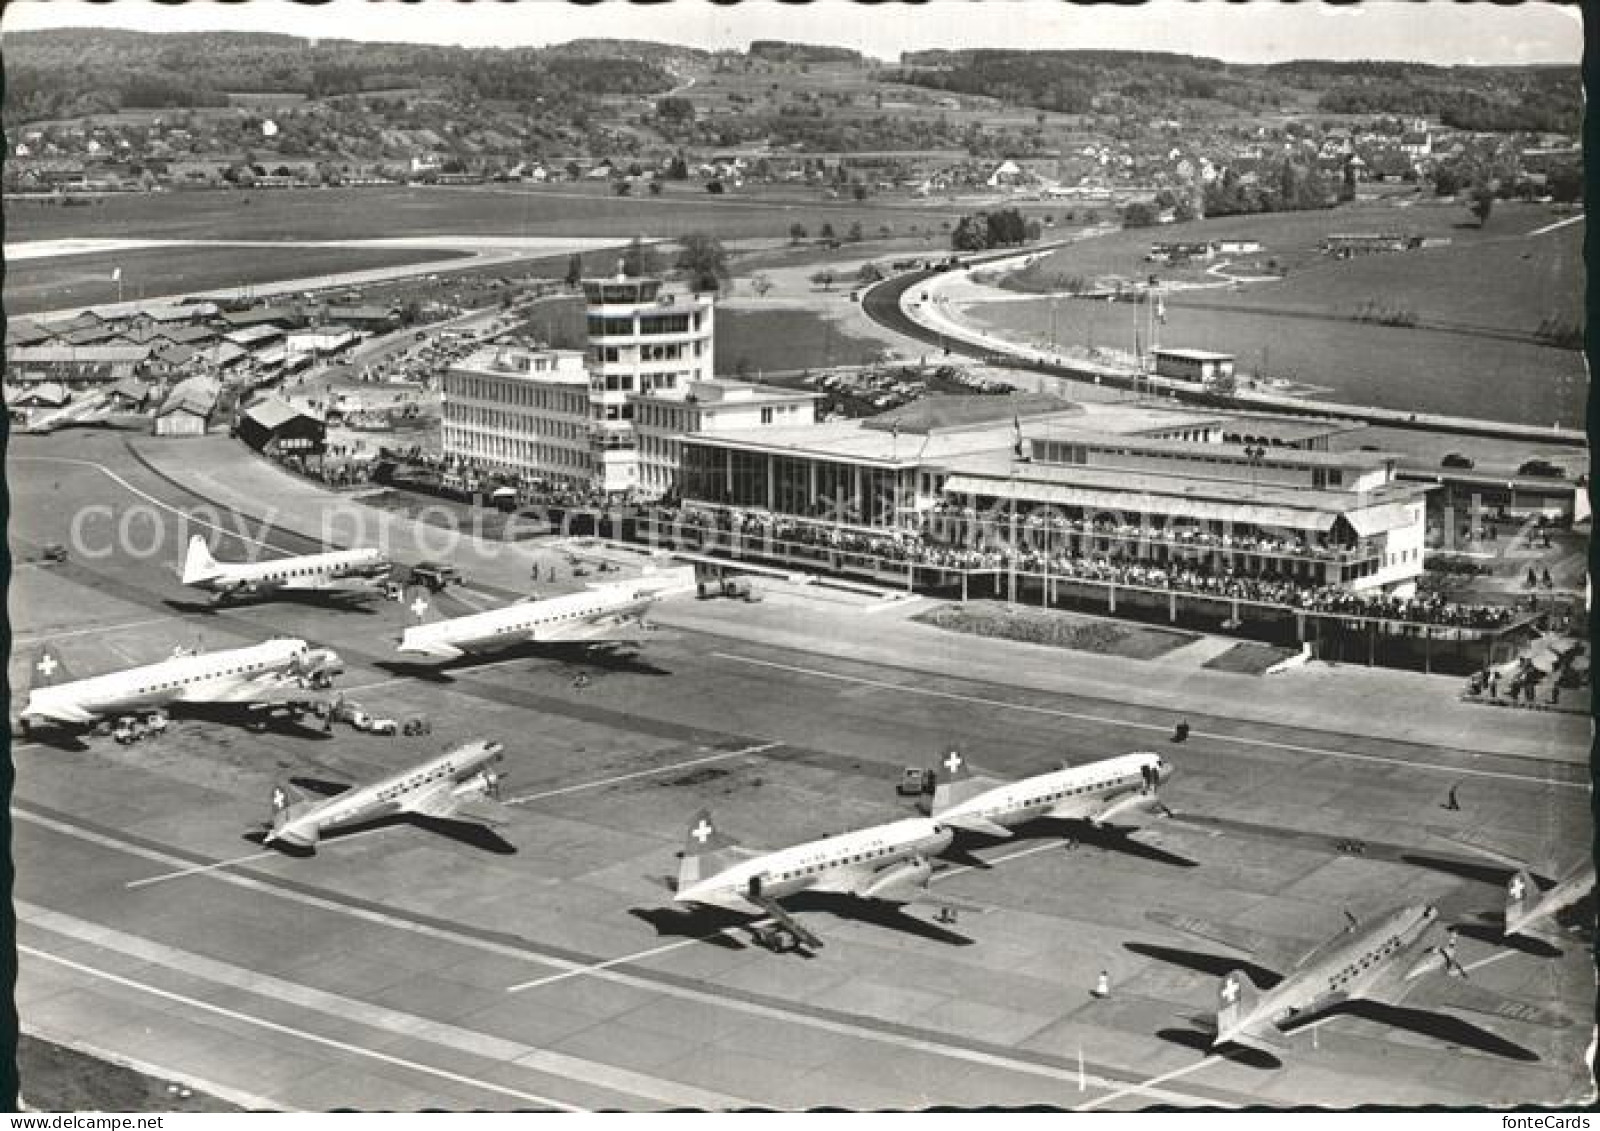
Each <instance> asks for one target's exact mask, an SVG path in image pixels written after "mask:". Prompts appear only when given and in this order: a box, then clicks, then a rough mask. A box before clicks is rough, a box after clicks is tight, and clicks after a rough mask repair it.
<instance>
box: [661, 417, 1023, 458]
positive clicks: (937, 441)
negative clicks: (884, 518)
mask: <svg viewBox="0 0 1600 1131" xmlns="http://www.w3.org/2000/svg"><path fill="white" fill-rule="evenodd" d="M863 424H864V421H861V420H830V421H827V422H826V423H822V424H797V425H793V426H789V427H782V426H779V427H757V428H737V429H732V430H730V431H727V432H696V433H693V434H691V435H688V436H685V437H683V439H684V440H685V441H687V442H690V443H693V444H699V445H706V446H711V447H718V448H737V449H740V450H743V451H761V452H772V453H774V454H776V455H789V454H792V455H798V456H810V457H812V458H815V459H822V460H829V459H831V460H843V461H846V462H852V463H878V464H883V465H884V466H886V467H916V466H918V465H919V464H924V463H930V462H939V461H941V460H944V459H948V458H950V457H951V456H955V455H961V454H964V453H969V452H982V451H990V450H993V449H995V448H996V447H998V448H999V449H1000V450H1002V451H1004V452H1009V451H1010V450H1011V438H1010V429H1009V428H1007V429H1005V430H999V429H993V428H986V429H983V430H980V431H968V432H934V433H929V434H927V435H918V434H916V433H911V432H907V433H904V434H903V435H896V434H895V432H894V431H893V429H875V428H865V427H863Z"/></svg>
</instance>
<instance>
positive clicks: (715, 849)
mask: <svg viewBox="0 0 1600 1131" xmlns="http://www.w3.org/2000/svg"><path fill="white" fill-rule="evenodd" d="M739 860H740V856H739V855H738V853H736V852H735V851H734V841H733V838H731V837H729V836H727V835H726V834H724V833H723V831H722V830H721V829H720V828H718V827H717V825H716V824H715V823H714V822H713V821H712V819H711V810H709V809H702V810H700V812H698V813H696V814H695V816H694V820H693V821H691V822H690V823H689V831H688V832H687V833H686V834H685V836H684V841H683V860H682V862H681V863H680V864H679V865H678V890H679V891H683V890H684V889H685V888H687V887H689V886H691V885H693V884H697V883H699V882H700V881H701V880H703V879H705V878H706V877H707V876H714V875H716V874H717V873H718V872H721V871H725V870H726V869H728V868H731V867H732V866H733V865H734V864H736V863H738V861H739Z"/></svg>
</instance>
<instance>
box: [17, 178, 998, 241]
mask: <svg viewBox="0 0 1600 1131" xmlns="http://www.w3.org/2000/svg"><path fill="white" fill-rule="evenodd" d="M101 200H102V203H97V204H96V205H95V206H94V207H92V208H59V207H44V206H41V205H39V204H36V203H32V202H18V201H7V202H6V207H5V221H6V240H7V242H10V243H14V242H21V241H25V240H41V239H64V238H69V237H98V238H115V237H129V238H138V237H143V238H149V239H156V238H162V237H168V238H192V239H225V238H228V239H365V238H378V237H382V236H421V235H469V234H470V235H506V236H596V237H600V236H621V237H624V238H626V237H630V236H635V235H648V236H659V237H672V236H680V235H683V234H684V233H685V232H692V231H711V232H714V233H716V234H717V235H718V236H719V237H720V238H721V239H723V240H724V241H727V240H735V239H748V238H766V239H783V238H787V236H788V234H789V227H790V225H792V224H794V223H797V222H798V223H801V224H803V225H805V226H806V227H807V228H808V229H809V230H810V231H811V232H813V233H815V232H817V231H818V230H820V229H821V227H822V225H823V224H824V223H831V224H832V225H833V226H834V228H835V229H836V230H838V231H839V232H840V233H841V234H843V232H844V231H845V229H847V228H848V227H849V226H850V224H851V223H852V222H854V221H857V220H859V221H860V222H861V224H862V227H863V228H866V229H867V230H869V231H874V230H876V228H877V226H878V225H879V224H881V223H884V222H888V223H891V224H893V225H894V227H895V229H896V230H897V231H900V230H902V229H903V228H904V227H905V226H908V225H910V224H913V223H916V224H919V225H921V226H923V227H926V226H927V225H929V224H932V225H934V226H935V227H938V226H939V224H940V223H941V222H942V221H946V220H948V221H951V222H952V223H953V222H954V221H955V220H957V219H959V218H960V216H961V215H962V214H963V213H964V212H966V211H970V208H968V207H967V206H964V205H954V204H952V205H941V204H926V205H923V204H913V203H910V202H908V200H907V198H906V197H903V196H901V197H894V198H888V197H872V198H869V199H868V200H867V201H865V202H861V203H858V202H856V201H853V200H838V201H827V200H822V199H820V194H819V193H818V192H816V191H815V190H799V189H793V190H789V189H761V190H759V191H757V190H744V189H740V190H736V191H734V192H731V193H729V194H727V195H725V196H720V197H719V196H712V195H711V194H709V193H707V192H706V191H705V187H704V186H703V185H701V184H699V183H697V182H694V181H688V182H681V183H679V182H673V183H670V184H669V185H668V187H667V189H666V191H665V192H664V193H663V194H662V195H661V196H659V197H652V196H648V195H645V196H639V197H632V196H629V197H618V196H615V195H613V194H612V192H611V190H610V188H609V187H608V186H606V185H578V184H568V185H558V186H552V187H549V188H545V187H541V186H531V185H469V186H461V187H456V186H450V187H427V186H394V187H383V188H359V189H295V190H272V191H261V190H255V191H234V190H222V189H216V190H205V191H196V192H171V193H123V194H113V195H108V196H106V197H103V198H101ZM246 200H248V201H250V203H249V204H248V205H246V204H245V203H244V202H245V201H246Z"/></svg>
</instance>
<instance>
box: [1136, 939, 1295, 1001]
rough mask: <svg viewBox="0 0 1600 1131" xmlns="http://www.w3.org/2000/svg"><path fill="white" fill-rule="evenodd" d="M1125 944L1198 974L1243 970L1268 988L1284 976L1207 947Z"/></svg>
mask: <svg viewBox="0 0 1600 1131" xmlns="http://www.w3.org/2000/svg"><path fill="white" fill-rule="evenodd" d="M1122 948H1123V949H1124V950H1127V951H1131V952H1132V953H1134V954H1138V955H1142V956H1143V957H1145V958H1154V959H1155V960H1156V961H1157V962H1165V963H1167V964H1168V965H1170V966H1181V967H1183V968H1184V969H1185V970H1193V971H1194V972H1195V973H1197V974H1209V975H1210V976H1211V977H1213V978H1222V977H1226V976H1227V975H1228V973H1229V972H1230V971H1233V970H1243V971H1244V972H1245V973H1246V974H1249V975H1250V980H1251V981H1253V982H1255V984H1256V985H1258V986H1260V987H1261V988H1262V989H1264V990H1270V989H1271V988H1272V987H1273V986H1276V985H1277V984H1278V983H1279V982H1281V981H1283V978H1282V976H1280V975H1279V974H1278V973H1277V972H1276V971H1274V970H1268V969H1267V968H1266V967H1265V966H1257V965H1256V964H1255V963H1253V962H1251V961H1249V960H1248V959H1243V958H1236V957H1234V956H1233V955H1227V954H1211V953H1209V952H1207V951H1203V950H1189V949H1188V948H1187V947H1177V946H1161V945H1160V944H1158V943H1142V942H1125V943H1123V944H1122Z"/></svg>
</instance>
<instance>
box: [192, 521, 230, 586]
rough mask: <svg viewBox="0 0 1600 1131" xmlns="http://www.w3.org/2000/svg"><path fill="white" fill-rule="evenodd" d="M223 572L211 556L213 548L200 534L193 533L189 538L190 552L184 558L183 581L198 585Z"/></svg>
mask: <svg viewBox="0 0 1600 1131" xmlns="http://www.w3.org/2000/svg"><path fill="white" fill-rule="evenodd" d="M221 573H222V569H221V567H220V566H218V565H217V560H216V559H215V558H213V557H212V556H211V548H210V547H209V546H207V545H206V540H205V539H204V538H202V537H201V536H200V535H198V534H196V535H193V536H192V537H191V538H190V539H189V552H188V553H187V554H186V555H185V556H184V559H183V583H184V584H185V585H198V584H200V583H201V582H202V581H210V580H212V579H213V578H215V577H219V576H221Z"/></svg>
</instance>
